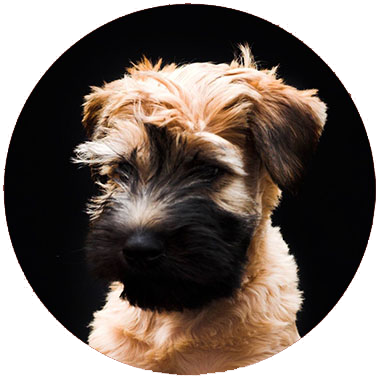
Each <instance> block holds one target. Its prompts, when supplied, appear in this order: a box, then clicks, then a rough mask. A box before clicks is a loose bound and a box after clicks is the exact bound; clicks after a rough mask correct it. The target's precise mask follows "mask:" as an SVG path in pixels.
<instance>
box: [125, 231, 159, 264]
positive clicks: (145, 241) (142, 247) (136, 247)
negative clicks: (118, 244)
mask: <svg viewBox="0 0 380 380" xmlns="http://www.w3.org/2000/svg"><path fill="white" fill-rule="evenodd" d="M123 254H124V257H125V259H126V260H127V261H128V262H131V263H136V262H137V263H146V262H154V261H156V260H157V259H158V258H160V257H161V256H162V255H163V254H164V244H163V241H162V240H161V239H160V238H159V236H158V235H157V234H155V233H153V232H150V231H139V232H136V233H134V234H133V235H131V236H129V237H128V239H127V240H126V241H125V243H124V247H123Z"/></svg>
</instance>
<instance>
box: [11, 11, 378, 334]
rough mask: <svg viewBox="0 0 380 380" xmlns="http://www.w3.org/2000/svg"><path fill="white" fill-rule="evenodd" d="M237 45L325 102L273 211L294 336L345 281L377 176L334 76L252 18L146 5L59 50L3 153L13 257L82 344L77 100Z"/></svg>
mask: <svg viewBox="0 0 380 380" xmlns="http://www.w3.org/2000/svg"><path fill="white" fill-rule="evenodd" d="M244 42H248V43H249V44H250V45H251V47H252V50H253V53H254V55H255V58H256V61H258V63H259V65H260V67H261V68H271V67H273V66H277V65H280V66H279V69H278V73H279V75H280V76H281V77H282V78H284V79H285V81H286V83H288V84H290V85H293V86H295V87H297V88H299V89H304V88H317V89H318V90H319V96H320V98H321V99H322V100H323V101H325V102H326V103H327V105H328V121H327V124H326V126H325V131H324V134H323V135H322V138H321V141H320V144H319V147H318V150H317V152H316V155H315V158H314V161H313V163H312V165H311V168H310V170H309V172H308V175H307V176H306V178H305V180H304V183H303V184H302V185H301V187H300V189H299V191H298V193H297V194H296V195H292V194H288V193H287V192H284V194H283V200H282V203H281V205H280V207H279V208H278V209H277V210H276V211H275V214H274V216H273V222H274V224H276V225H280V226H281V231H282V234H283V236H284V239H285V241H286V242H287V243H288V245H289V246H290V248H291V251H292V253H293V254H294V255H295V256H296V260H297V263H298V265H299V268H300V270H299V275H300V281H301V288H302V290H303V291H304V297H305V301H304V304H303V308H302V311H300V313H299V315H298V322H297V324H298V328H299V331H300V334H301V335H305V334H306V333H307V332H309V331H310V330H311V329H312V328H313V327H314V326H315V325H317V324H318V323H319V322H320V321H321V320H322V319H323V318H324V317H325V316H326V314H327V313H328V312H329V311H330V310H331V309H332V308H333V306H334V305H335V304H336V302H337V301H338V300H339V298H340V297H341V296H342V294H343V293H344V291H345V290H346V288H347V286H348V285H349V283H350V281H351V280H352V278H353V276H354V274H355V272H356V270H357V268H358V265H359V264H360V261H361V258H362V256H363V253H364V250H365V247H366V244H367V240H368V236H369V233H370V229H371V224H372V218H373V208H374V202H375V178H374V170H373V163H372V157H371V151H370V147H369V143H368V140H367V136H366V133H365V129H364V126H363V124H362V122H361V119H360V116H359V114H358V112H357V110H356V108H355V106H354V104H353V102H352V100H351V98H350V96H349V94H348V93H347V92H346V90H345V89H344V87H343V86H342V84H341V83H340V82H339V80H338V79H337V77H336V76H335V75H334V73H333V72H332V71H331V70H330V69H329V68H328V67H327V65H326V64H325V63H324V62H323V61H322V60H321V59H320V58H319V57H318V56H317V55H316V54H315V53H313V52H312V51H311V50H310V49H309V48H308V47H306V46H305V45H304V44H303V43H302V42H300V41H299V40H297V39H296V38H295V37H293V36H292V35H290V34H288V33H287V32H285V31H283V30H282V29H280V28H279V27H277V26H274V25H272V24H270V23H268V22H266V21H264V20H261V19H258V18H256V17H254V16H252V15H249V14H245V13H242V12H237V11H232V10H229V9H225V8H218V7H210V6H195V5H181V6H170V7H161V8H155V9H151V10H146V11H142V12H138V13H134V14H131V15H128V16H126V17H123V18H120V19H118V20H115V21H113V22H111V23H109V24H107V25H105V26H103V27H101V28H99V29H97V30H96V31H94V32H93V33H91V34H90V35H88V36H86V37H85V38H83V39H82V40H81V41H79V42H78V43H77V44H75V45H74V46H73V47H72V48H70V49H69V50H68V51H67V52H66V53H64V54H63V55H62V56H61V57H60V58H59V59H58V60H57V61H56V62H55V63H54V64H53V65H52V66H51V68H50V69H49V70H48V71H47V73H46V74H45V75H44V76H43V77H42V79H41V80H40V82H39V83H38V85H37V86H36V88H35V89H34V91H33V92H32V94H31V95H30V97H29V99H28V101H27V103H26V104H25V107H24V108H23V110H22V112H21V114H20V117H19V120H18V122H17V125H16V128H15V130H14V133H13V136H12V140H11V144H10V148H9V153H8V158H7V166H6V172H5V207H6V215H7V221H8V228H9V232H10V236H11V239H12V243H13V246H14V249H15V252H16V255H17V257H18V260H19V262H20V265H21V267H22V269H23V271H24V273H25V275H26V278H27V279H28V281H29V283H30V284H31V286H32V287H33V289H34V291H35V293H36V294H37V295H38V297H39V298H40V299H41V301H42V302H43V303H44V304H45V305H46V307H47V308H48V309H49V310H50V312H51V313H52V314H53V315H54V316H55V317H56V318H57V319H58V320H59V321H60V322H61V323H62V324H63V325H64V326H65V327H66V328H67V329H68V330H69V331H71V332H72V333H73V334H75V335H76V336H77V337H79V338H80V339H82V340H84V341H86V339H87V335H88V328H87V325H88V323H89V322H90V320H91V318H92V313H93V312H94V311H95V310H96V309H98V308H100V307H101V306H102V305H103V303H104V296H105V291H106V286H105V284H103V283H100V282H98V281H96V280H95V279H94V278H92V277H91V275H90V274H89V273H88V271H87V267H86V264H85V262H84V259H83V250H82V247H83V240H84V237H85V234H86V231H87V223H88V218H87V216H86V214H85V212H84V210H85V204H86V201H87V199H88V198H89V197H90V196H91V195H92V194H93V193H94V191H95V188H94V186H93V184H92V182H91V180H90V175H89V171H88V169H86V168H82V169H79V168H78V167H77V166H76V165H74V164H72V163H71V161H70V159H71V157H72V156H73V149H74V147H75V146H76V145H77V144H79V143H80V142H83V141H84V140H85V139H86V137H85V133H84V131H83V128H82V126H81V112H82V110H81V104H82V102H83V97H84V96H85V95H86V94H87V93H88V92H89V87H90V86H91V85H102V84H103V82H104V81H106V82H108V81H112V80H115V79H118V78H120V77H121V76H122V75H123V74H124V67H126V66H129V63H130V62H131V61H132V62H133V61H137V60H139V59H140V58H141V56H142V55H143V54H144V55H146V56H147V57H149V58H151V59H153V60H156V59H157V58H159V57H162V58H163V59H164V62H168V63H169V62H173V61H174V62H176V63H187V62H196V61H213V62H216V63H218V62H229V61H231V59H233V56H234V53H235V52H236V51H237V49H236V47H237V45H238V44H239V43H244ZM33 59H34V58H33ZM25 318H27V311H26V315H25Z"/></svg>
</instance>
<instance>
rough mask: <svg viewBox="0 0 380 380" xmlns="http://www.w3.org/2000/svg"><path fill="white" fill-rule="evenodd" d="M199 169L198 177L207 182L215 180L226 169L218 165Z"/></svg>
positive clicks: (209, 165)
mask: <svg viewBox="0 0 380 380" xmlns="http://www.w3.org/2000/svg"><path fill="white" fill-rule="evenodd" d="M199 169H200V171H199V175H200V176H201V177H202V178H204V179H207V180H214V179H217V178H219V177H221V176H222V175H223V174H225V173H226V169H225V168H223V167H221V166H218V165H211V164H206V165H202V166H201V167H200V168H199Z"/></svg>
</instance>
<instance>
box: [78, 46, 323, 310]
mask: <svg viewBox="0 0 380 380" xmlns="http://www.w3.org/2000/svg"><path fill="white" fill-rule="evenodd" d="M243 55H245V62H244V63H242V64H239V63H238V62H237V61H234V62H232V63H231V65H213V64H192V65H188V66H184V67H175V66H174V65H171V66H166V67H164V68H163V69H160V68H159V66H158V65H156V66H152V65H151V64H150V63H149V62H148V61H144V62H142V63H141V64H140V65H139V66H137V67H134V68H133V69H131V70H130V71H129V74H128V75H126V77H125V78H123V79H121V80H119V81H115V82H112V83H110V84H108V85H105V86H104V87H103V88H102V89H99V88H98V89H94V90H93V92H92V94H90V95H89V96H88V97H87V99H86V103H85V108H84V120H83V122H84V125H85V127H86V129H87V131H88V133H89V135H90V136H91V139H90V141H88V142H86V143H84V144H81V145H80V146H79V147H78V148H77V151H76V152H77V157H78V161H79V162H82V163H86V164H89V165H90V166H91V168H92V172H93V175H94V178H95V179H96V181H97V183H98V184H99V187H100V189H101V192H100V194H99V195H98V196H96V197H94V198H93V199H92V201H91V203H90V205H89V213H90V217H91V228H90V232H89V235H88V238H87V256H88V259H89V262H90V263H91V266H92V267H93V269H94V270H95V272H96V273H97V274H98V275H99V276H101V277H103V278H105V279H107V280H110V281H120V282H122V283H123V284H124V291H123V293H122V297H124V298H126V299H128V301H129V302H130V303H131V304H133V305H136V306H138V307H140V308H143V309H151V310H158V311H162V310H167V311H170V310H183V309H194V308H200V307H202V306H204V305H206V304H208V303H210V302H211V301H213V300H216V299H219V298H222V297H229V296H232V295H233V294H234V292H235V291H236V290H237V289H238V288H239V287H240V285H241V282H242V278H243V276H244V273H245V268H246V266H247V263H248V261H249V259H250V258H249V254H248V252H249V250H248V247H249V245H250V243H251V241H252V239H254V236H255V231H256V230H257V229H258V227H259V226H260V223H263V222H264V221H265V220H266V219H268V217H269V215H270V212H271V210H272V209H273V207H275V205H276V204H277V198H278V195H279V191H278V188H277V186H276V185H275V184H274V183H277V184H279V185H282V186H291V184H292V183H294V182H295V181H296V180H297V179H298V178H299V176H300V173H301V169H302V166H303V164H304V162H305V160H306V159H307V157H308V156H309V155H310V153H311V152H312V150H313V148H314V146H315V144H316V142H317V140H318V137H319V134H320V132H321V129H322V125H323V123H324V118H325V114H324V112H325V107H324V104H323V103H322V102H320V101H319V99H318V98H316V97H315V96H314V95H315V91H298V90H296V89H294V88H292V87H289V86H286V85H284V84H283V83H282V82H281V81H280V80H278V79H276V78H275V76H274V73H273V72H268V71H258V70H257V69H256V68H255V67H254V65H253V64H252V61H251V59H250V57H249V52H248V51H247V50H245V51H244V50H243Z"/></svg>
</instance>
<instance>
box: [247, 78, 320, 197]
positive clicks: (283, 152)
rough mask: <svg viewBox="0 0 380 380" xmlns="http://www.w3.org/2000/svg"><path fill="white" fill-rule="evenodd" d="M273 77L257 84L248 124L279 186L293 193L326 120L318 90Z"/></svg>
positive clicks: (260, 154)
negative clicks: (299, 87)
mask: <svg viewBox="0 0 380 380" xmlns="http://www.w3.org/2000/svg"><path fill="white" fill-rule="evenodd" d="M267 75H268V76H269V77H271V78H266V79H267V80H264V81H261V83H256V84H255V85H254V86H253V87H255V91H257V92H258V93H259V94H260V96H259V97H257V96H255V98H254V99H252V100H251V105H252V106H251V108H250V112H249V114H248V124H249V127H250V129H251V131H252V133H253V136H254V143H255V148H256V150H257V152H258V154H259V156H260V158H261V160H262V162H263V163H264V165H265V167H266V169H267V170H268V172H269V174H270V175H271V177H272V179H273V181H274V182H275V183H277V184H278V185H279V186H280V187H282V188H286V189H289V190H293V189H294V187H295V186H296V185H297V184H298V183H299V181H300V179H301V178H302V174H303V171H304V168H305V166H307V163H308V162H309V160H310V158H311V156H312V154H313V152H314V150H315V148H316V146H317V143H318V140H319V137H320V135H321V133H322V129H323V125H324V123H325V121H326V105H325V104H324V103H323V102H322V101H320V100H319V98H318V97H317V96H316V93H317V91H316V90H304V91H300V90H297V89H296V88H294V87H291V86H287V85H285V84H283V82H282V81H281V80H280V79H275V78H274V77H273V74H272V73H271V74H267Z"/></svg>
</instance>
